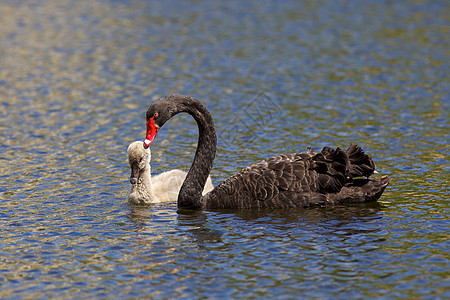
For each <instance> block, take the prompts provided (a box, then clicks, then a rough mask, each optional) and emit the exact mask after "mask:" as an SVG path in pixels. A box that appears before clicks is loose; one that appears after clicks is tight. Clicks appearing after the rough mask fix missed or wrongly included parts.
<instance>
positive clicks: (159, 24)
mask: <svg viewBox="0 0 450 300" xmlns="http://www.w3.org/2000/svg"><path fill="white" fill-rule="evenodd" d="M449 23H450V8H449V3H448V1H445V0H442V1H421V0H414V1H375V0H373V1H363V2H361V1H351V0H350V1H343V0H339V1H335V0H329V1H327V0H323V1H265V2H261V1H245V2H243V1H214V2H213V1H131V0H130V1H119V0H115V1H114V0H111V1H106V0H94V1H93V0H89V1H87V0H81V1H69V0H62V1H50V0H35V1H33V0H30V1H28V0H27V1H15V0H3V1H1V5H0V28H1V30H0V203H1V205H0V232H1V236H0V237H1V239H0V298H2V299H20V298H24V299H54V298H58V299H69V298H75V299H100V298H113V299H130V298H136V299H137V298H152V299H172V298H184V299H196V298H202V299H205V298H222V299H228V298H230V297H232V298H246V299H253V298H258V299H262V298H267V299H273V298H275V297H276V298H284V299H295V298H297V299H298V298H303V299H393V298H395V299H401V298H404V299H411V298H414V299H443V298H449V297H450V272H449V269H450V255H449V246H450V243H449V223H450V221H449V211H450V206H449V198H450V197H449V173H450V172H449V148H448V147H449V132H450V130H449V129H450V126H449V117H448V112H449V111H450V101H449V93H448V91H449V80H448V75H449V61H450V57H449V56H450V55H449V51H448V50H449V44H450V43H449V42H450V41H449V36H450V33H449V25H450V24H449ZM173 93H177V94H187V95H191V96H194V97H196V98H198V99H199V100H201V101H202V102H203V103H204V104H205V105H206V106H207V107H208V109H209V110H210V111H211V113H212V115H213V117H214V120H215V125H216V128H217V132H218V136H219V142H218V143H219V144H218V154H217V158H216V161H215V166H214V168H213V171H212V173H211V176H212V177H213V182H214V184H215V185H217V184H218V183H219V182H221V181H222V180H224V179H225V178H227V177H228V176H229V175H231V174H233V173H234V172H236V171H238V170H240V169H241V168H243V167H245V166H247V165H248V164H249V163H251V162H254V161H257V160H260V159H263V158H265V157H268V156H271V155H274V154H277V153H292V152H296V151H297V152H299V151H305V150H306V147H307V146H312V147H313V148H315V149H316V150H320V149H321V147H323V146H326V145H328V146H340V147H344V148H345V147H347V146H348V145H350V143H352V142H356V143H358V144H360V145H361V146H362V147H363V148H364V149H365V150H366V151H367V153H369V154H370V155H372V157H373V158H374V160H375V162H376V164H377V168H378V171H379V172H380V173H381V174H387V175H389V176H391V177H392V183H391V185H390V186H389V187H388V188H387V189H386V191H385V193H384V194H383V196H382V197H381V199H380V201H379V203H378V204H377V205H356V206H344V207H332V208H313V209H305V210H299V211H241V212H239V211H202V212H195V213H190V214H186V213H185V214H182V213H177V209H176V204H174V203H168V204H158V205H152V206H150V207H144V208H143V207H130V206H128V205H127V204H126V194H127V190H128V187H129V186H128V185H129V181H128V176H129V168H128V165H127V162H126V149H127V146H128V144H130V143H131V142H133V141H135V140H143V139H144V135H145V111H146V109H147V107H148V106H149V104H150V103H151V102H152V101H154V100H156V99H158V98H160V97H162V96H165V95H168V94H173ZM196 140H197V128H196V125H195V123H194V122H193V120H191V119H190V118H189V117H187V116H177V117H176V118H174V119H172V120H171V121H170V122H168V123H167V124H166V125H165V126H164V128H163V129H162V130H161V131H160V133H159V134H158V137H157V139H156V140H155V142H154V143H153V144H152V147H153V148H152V152H153V160H152V168H153V171H154V173H159V172H163V171H166V170H170V169H173V168H180V169H183V170H187V169H188V168H189V166H190V163H191V160H192V157H193V154H194V152H195V146H196Z"/></svg>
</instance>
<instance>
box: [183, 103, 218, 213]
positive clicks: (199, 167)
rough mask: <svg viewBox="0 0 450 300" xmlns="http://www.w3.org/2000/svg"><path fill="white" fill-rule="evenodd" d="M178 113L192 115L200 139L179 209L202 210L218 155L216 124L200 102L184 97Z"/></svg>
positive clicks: (185, 182) (184, 185)
mask: <svg viewBox="0 0 450 300" xmlns="http://www.w3.org/2000/svg"><path fill="white" fill-rule="evenodd" d="M177 107H178V108H179V109H178V110H179V111H178V112H176V113H180V112H186V113H188V114H190V115H191V116H192V117H193V118H194V119H195V121H196V122H197V125H198V131H199V137H198V144H197V151H196V152H195V157H194V161H193V162H192V165H191V168H190V169H189V172H188V174H187V176H186V179H185V181H184V182H183V185H182V186H181V189H180V194H179V195H178V207H179V208H187V209H198V208H202V206H203V201H202V191H203V188H204V186H205V183H206V180H207V179H208V176H209V173H210V172H211V168H212V166H213V163H214V157H215V155H216V147H217V137H216V129H215V127H214V122H213V119H212V116H211V114H210V113H209V111H208V110H207V109H206V107H204V106H203V105H202V104H201V103H200V102H199V101H197V100H196V99H194V98H191V97H183V98H182V99H181V101H180V102H178V105H177Z"/></svg>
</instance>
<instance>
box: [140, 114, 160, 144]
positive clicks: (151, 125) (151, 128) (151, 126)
mask: <svg viewBox="0 0 450 300" xmlns="http://www.w3.org/2000/svg"><path fill="white" fill-rule="evenodd" d="M158 130H159V127H158V125H156V124H155V120H154V119H153V118H150V120H148V122H147V135H146V137H145V141H144V148H145V149H147V148H148V147H150V144H151V143H152V142H153V140H154V139H155V137H156V134H157V133H158Z"/></svg>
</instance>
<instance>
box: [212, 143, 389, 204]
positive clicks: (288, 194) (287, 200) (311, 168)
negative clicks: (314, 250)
mask: <svg viewBox="0 0 450 300" xmlns="http://www.w3.org/2000/svg"><path fill="white" fill-rule="evenodd" d="M374 170H375V164H374V163H373V161H372V159H371V158H370V157H369V156H368V155H366V154H364V152H363V151H362V149H361V148H360V147H359V146H357V145H351V146H350V147H349V149H348V150H347V151H343V150H341V149H340V148H336V149H333V148H330V147H325V148H324V149H323V150H322V151H321V152H320V153H316V152H314V151H313V150H312V149H309V150H308V151H307V152H305V153H295V154H288V155H284V154H283V155H278V156H274V157H269V158H267V159H265V160H262V161H260V162H257V163H255V164H252V165H250V166H248V167H247V168H245V169H243V170H242V171H240V172H238V173H236V174H235V175H234V176H232V177H230V178H228V179H227V180H225V181H224V182H222V183H221V184H220V185H219V186H217V187H216V188H215V189H214V190H213V191H212V192H211V193H209V194H207V195H206V196H205V197H204V202H203V203H204V205H205V206H206V207H208V208H240V209H243V208H297V207H307V206H313V205H321V206H323V205H327V204H338V203H344V202H369V201H376V200H377V199H378V198H379V197H380V196H381V194H382V193H383V191H384V189H385V188H386V186H387V185H388V183H389V181H390V179H389V178H388V177H387V176H385V177H381V178H379V179H374V180H371V179H366V178H364V179H361V178H359V179H358V178H356V177H368V176H370V175H371V174H373V172H374Z"/></svg>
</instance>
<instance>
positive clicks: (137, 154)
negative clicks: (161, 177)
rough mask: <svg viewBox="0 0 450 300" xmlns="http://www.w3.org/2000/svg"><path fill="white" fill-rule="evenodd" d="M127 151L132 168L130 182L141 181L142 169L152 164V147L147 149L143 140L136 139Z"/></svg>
mask: <svg viewBox="0 0 450 300" xmlns="http://www.w3.org/2000/svg"><path fill="white" fill-rule="evenodd" d="M127 153H128V163H129V164H130V168H131V175H130V183H131V184H136V183H138V182H139V176H140V171H141V170H143V169H144V168H145V167H147V166H149V164H150V159H151V153H150V148H147V149H145V148H144V143H143V142H142V141H136V142H133V143H131V144H130V145H129V146H128V150H127Z"/></svg>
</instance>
